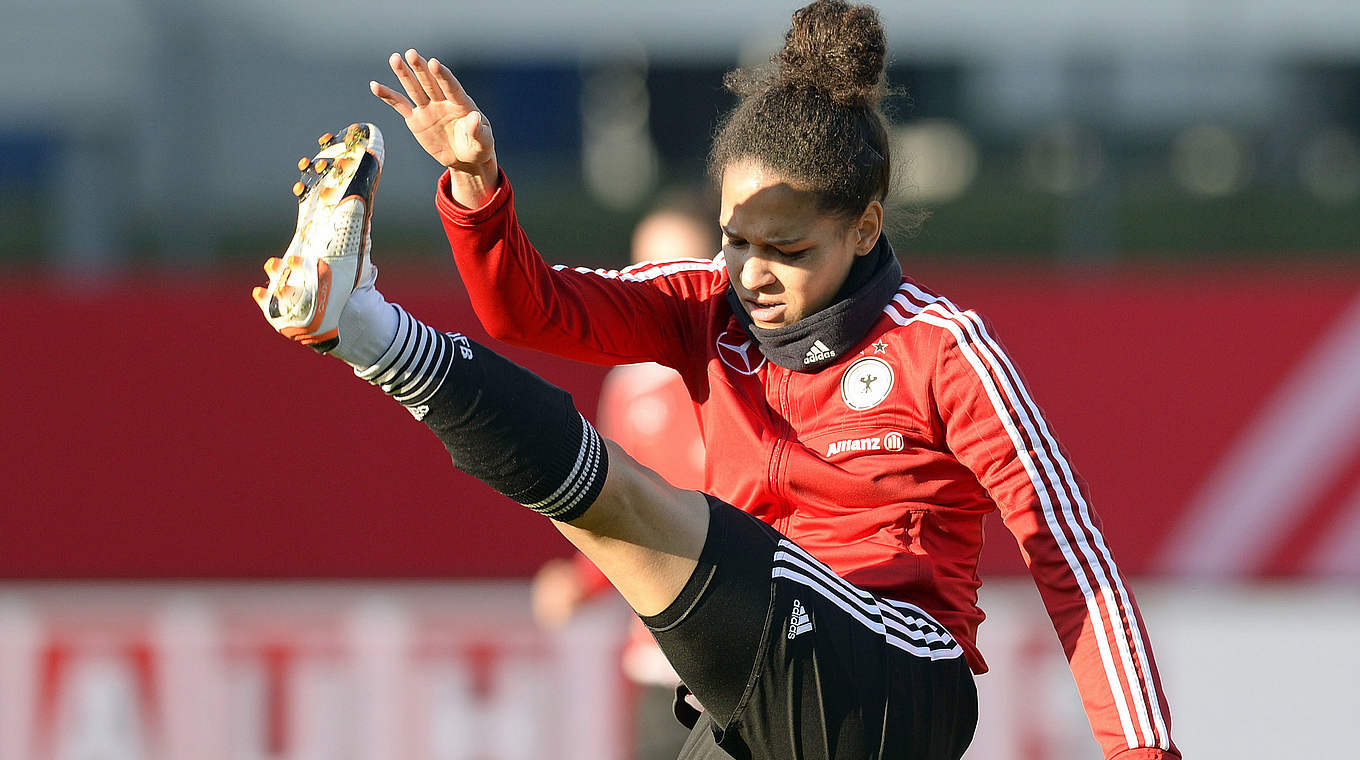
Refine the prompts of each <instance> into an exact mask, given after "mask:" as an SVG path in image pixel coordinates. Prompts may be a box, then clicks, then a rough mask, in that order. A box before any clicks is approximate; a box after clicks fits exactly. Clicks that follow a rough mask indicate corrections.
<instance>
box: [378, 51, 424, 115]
mask: <svg viewBox="0 0 1360 760" xmlns="http://www.w3.org/2000/svg"><path fill="white" fill-rule="evenodd" d="M409 52H412V53H414V52H415V51H414V50H412V51H409ZM387 65H388V66H391V67H392V73H393V74H396V75H397V81H398V82H401V87H402V89H404V90H406V97H408V98H410V99H411V102H412V103H414V104H415V105H416V107H417V108H419V107H420V106H423V105H425V104H427V103H429V102H430V96H429V94H428V93H427V92H425V88H424V87H423V86H422V85H421V84H420V81H419V80H417V79H416V75H415V73H414V72H412V71H411V67H410V66H407V65H406V60H405V59H404V58H402V57H401V55H399V54H397V53H393V54H392V55H390V56H388V58H387Z"/></svg>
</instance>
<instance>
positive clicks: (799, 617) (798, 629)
mask: <svg viewBox="0 0 1360 760" xmlns="http://www.w3.org/2000/svg"><path fill="white" fill-rule="evenodd" d="M810 630H812V617H811V616H810V615H808V613H807V610H806V609H804V608H803V603H802V602H801V601H799V600H797V599H794V600H793V614H792V615H790V616H789V640H790V641H792V640H793V638H794V637H796V636H797V635H798V634H800V633H807V632H808V631H810Z"/></svg>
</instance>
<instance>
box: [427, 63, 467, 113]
mask: <svg viewBox="0 0 1360 760" xmlns="http://www.w3.org/2000/svg"><path fill="white" fill-rule="evenodd" d="M426 68H427V69H428V70H429V72H430V76H431V77H433V78H434V81H435V82H436V83H437V84H438V85H439V89H440V90H441V91H443V92H444V93H445V95H447V96H448V99H449V100H451V101H453V102H455V103H457V104H459V105H461V106H463V107H464V108H466V109H467V110H469V111H476V110H477V104H476V103H474V102H472V98H471V97H469V96H468V94H467V90H464V89H463V85H462V83H460V82H459V81H458V78H457V77H455V76H454V75H453V72H452V71H449V67H448V66H445V65H444V64H442V63H440V62H439V60H438V59H437V58H431V59H430V61H429V63H428V64H426Z"/></svg>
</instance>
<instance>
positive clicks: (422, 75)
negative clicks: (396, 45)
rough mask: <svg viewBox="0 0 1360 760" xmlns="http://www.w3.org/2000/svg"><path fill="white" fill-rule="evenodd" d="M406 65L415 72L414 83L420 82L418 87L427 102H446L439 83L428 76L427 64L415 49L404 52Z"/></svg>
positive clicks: (428, 67)
mask: <svg viewBox="0 0 1360 760" xmlns="http://www.w3.org/2000/svg"><path fill="white" fill-rule="evenodd" d="M406 63H407V65H409V66H410V67H411V70H412V71H413V72H415V75H416V81H418V82H420V86H421V88H423V89H424V90H425V95H426V96H427V97H428V98H429V100H448V98H447V97H446V96H445V95H444V90H443V89H441V88H440V86H439V83H438V82H436V81H435V78H434V77H432V76H430V65H429V63H428V62H426V60H425V59H424V58H422V57H421V56H420V53H417V52H416V49H415V48H411V49H410V50H407V51H406ZM427 102H428V101H427Z"/></svg>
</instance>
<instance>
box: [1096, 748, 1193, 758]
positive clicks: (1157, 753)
mask: <svg viewBox="0 0 1360 760" xmlns="http://www.w3.org/2000/svg"><path fill="white" fill-rule="evenodd" d="M1108 760H1181V756H1180V753H1179V752H1168V751H1166V750H1164V749H1157V748H1156V747H1135V748H1133V749H1126V750H1124V751H1123V752H1116V753H1115V754H1113V755H1110V757H1109V758H1108Z"/></svg>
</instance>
